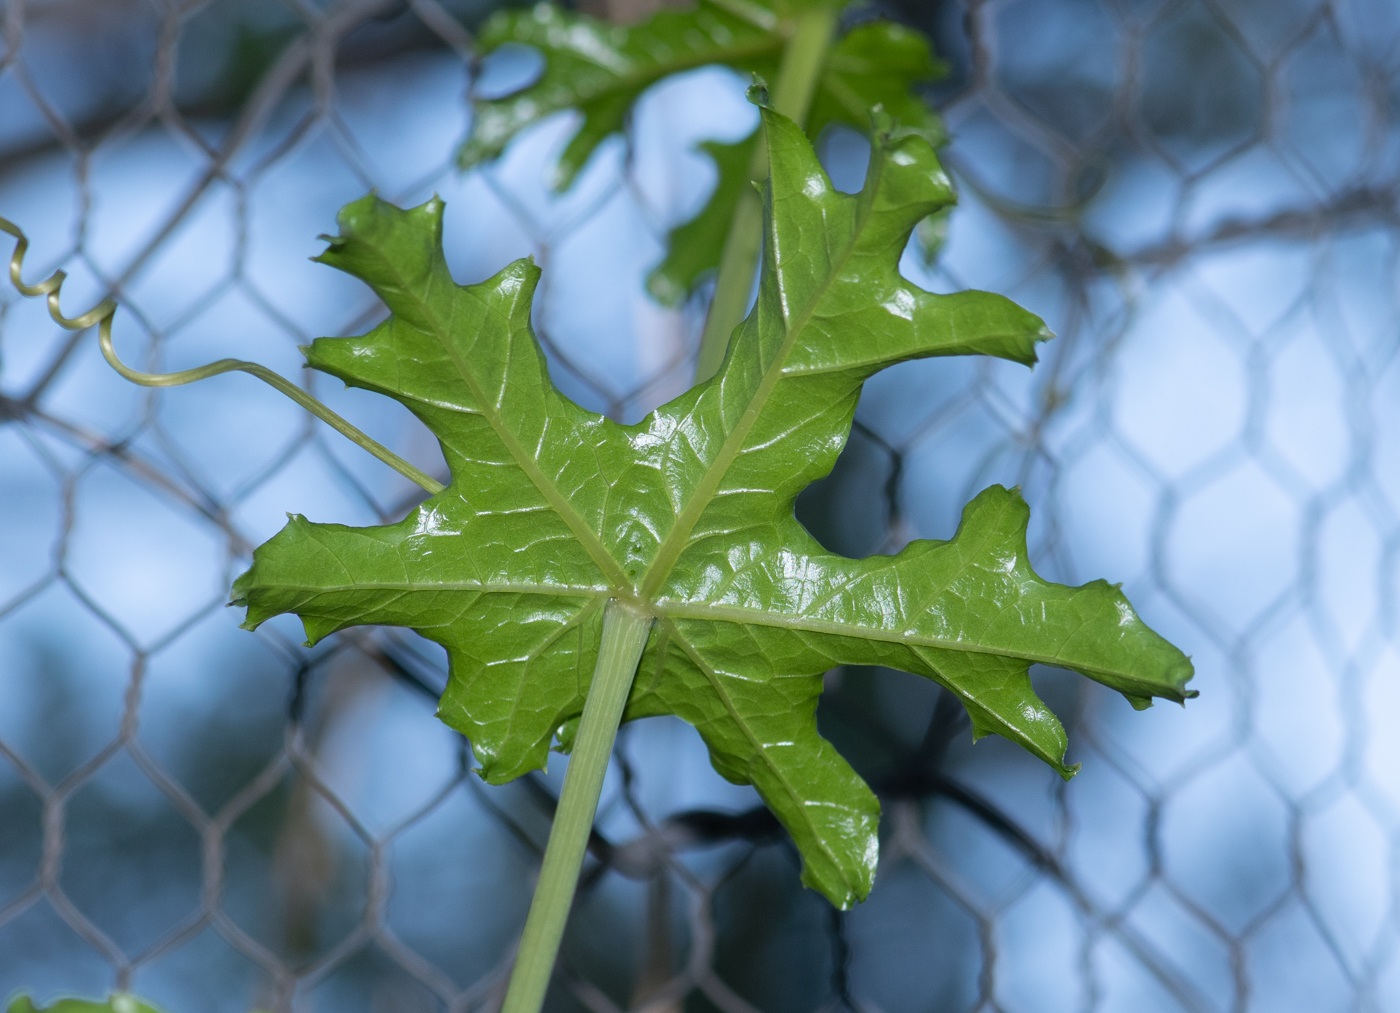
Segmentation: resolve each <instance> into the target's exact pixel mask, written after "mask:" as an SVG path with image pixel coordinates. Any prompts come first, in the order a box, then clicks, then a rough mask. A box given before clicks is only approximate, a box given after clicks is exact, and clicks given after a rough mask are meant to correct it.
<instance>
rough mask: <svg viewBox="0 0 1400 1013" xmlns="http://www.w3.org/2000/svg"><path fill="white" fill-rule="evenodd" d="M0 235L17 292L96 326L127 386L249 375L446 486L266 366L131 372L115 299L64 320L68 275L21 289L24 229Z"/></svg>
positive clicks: (408, 474) (429, 481) (400, 465)
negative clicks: (9, 247)
mask: <svg viewBox="0 0 1400 1013" xmlns="http://www.w3.org/2000/svg"><path fill="white" fill-rule="evenodd" d="M0 232H6V233H9V234H10V235H12V236H14V237H15V249H14V253H13V254H11V256H10V281H11V282H12V283H13V284H14V286H15V288H16V289H17V290H18V291H19V294H20V295H23V296H29V297H30V298H34V297H37V296H44V297H45V298H46V299H47V300H48V304H49V316H51V317H53V319H54V322H55V323H57V324H58V325H59V326H60V327H65V328H67V329H68V330H70V331H85V330H87V329H88V328H89V327H91V326H92V325H93V324H96V325H97V344H98V346H99V347H100V348H101V349H102V357H103V358H104V359H106V360H107V364H108V365H110V366H111V367H112V368H113V369H115V370H116V371H117V372H118V373H120V374H121V375H122V376H123V377H125V378H126V379H128V380H130V381H131V382H132V383H137V384H140V385H141V386H142V387H179V386H182V385H184V384H187V383H194V382H195V381H196V380H204V379H206V378H208V377H211V376H218V375H219V374H220V373H230V372H233V371H235V370H237V371H238V372H241V373H248V374H249V375H251V376H256V377H257V378H258V379H259V380H261V381H262V382H263V383H266V384H269V385H271V386H273V387H275V388H277V390H279V391H281V392H282V393H283V394H285V395H287V397H289V398H291V399H292V400H293V401H295V402H296V403H297V404H299V405H301V406H302V407H303V408H305V409H306V410H307V411H309V412H310V413H311V414H312V415H315V416H316V417H317V418H318V419H320V420H321V421H322V422H324V423H326V425H328V426H330V427H331V428H332V429H334V430H335V431H336V432H338V433H340V434H341V435H342V436H344V437H345V438H346V439H348V440H350V442H352V443H354V444H355V445H356V446H358V447H361V448H362V449H364V450H367V451H369V453H371V454H373V455H374V456H375V457H377V458H379V459H380V460H381V461H383V462H384V463H385V464H387V465H388V466H389V467H391V468H393V469H394V470H395V471H397V472H398V473H399V474H400V475H402V476H403V477H404V478H406V479H408V480H409V481H410V482H414V483H416V484H417V485H419V486H422V487H423V488H424V489H425V490H427V492H428V493H429V494H430V495H436V494H437V493H440V492H442V490H443V489H445V488H447V487H446V486H444V485H443V484H442V483H441V482H439V481H438V480H437V479H435V478H433V477H432V476H431V475H428V474H425V473H424V472H422V471H420V470H418V469H417V468H415V467H414V466H413V465H411V464H409V463H408V462H407V461H405V460H404V459H403V458H402V457H400V456H399V455H398V454H396V453H394V452H393V451H392V450H390V449H389V448H388V447H386V446H384V445H383V444H381V443H379V442H378V441H376V440H374V439H372V438H371V437H370V436H369V435H368V434H366V433H363V432H361V431H360V430H358V429H356V428H355V427H354V426H352V425H351V424H350V423H349V422H346V421H345V420H344V419H343V418H341V417H340V416H339V415H337V414H336V413H335V412H333V411H331V410H330V409H329V408H327V407H326V406H325V405H323V404H322V403H321V402H320V401H317V400H316V399H315V398H314V397H312V396H311V395H310V394H308V393H306V391H304V390H302V389H301V388H300V387H298V386H297V385H296V384H294V383H292V382H291V381H290V380H287V379H285V378H283V377H281V376H279V375H278V374H276V373H274V372H273V371H272V370H270V369H268V368H267V367H266V366H259V365H258V364H257V363H256V362H244V361H243V360H242V359H220V360H219V361H218V362H211V363H209V364H208V365H207V366H200V367H198V368H196V369H185V370H181V371H180V372H178V373H142V372H141V371H139V370H135V369H132V368H131V367H130V366H128V365H127V364H126V363H124V362H122V360H121V359H120V358H119V357H118V356H117V350H116V347H115V346H114V345H113V344H112V318H113V317H114V316H115V315H116V312H117V303H116V301H115V300H113V299H103V300H102V301H101V302H100V303H98V304H97V305H96V306H94V307H93V308H92V309H90V310H88V311H87V312H86V313H81V314H79V315H78V316H76V317H66V316H64V315H63V311H62V310H61V309H60V308H59V296H60V294H61V293H62V291H63V282H64V280H65V279H66V278H67V277H68V275H67V274H65V273H64V272H63V271H55V272H54V273H53V274H51V275H49V276H48V277H47V278H45V279H44V280H43V281H41V282H39V283H38V284H35V285H26V284H25V283H24V255H25V253H26V252H28V250H29V237H28V236H26V235H25V234H24V230H22V229H21V228H20V227H19V226H18V225H16V224H15V223H14V222H12V221H10V220H9V219H8V218H0Z"/></svg>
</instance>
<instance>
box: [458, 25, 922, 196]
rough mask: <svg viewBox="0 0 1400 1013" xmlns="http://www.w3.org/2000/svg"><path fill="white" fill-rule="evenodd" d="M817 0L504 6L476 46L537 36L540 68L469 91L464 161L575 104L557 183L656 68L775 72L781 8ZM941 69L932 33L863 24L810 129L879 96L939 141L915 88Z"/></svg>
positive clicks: (824, 82) (833, 66) (823, 85)
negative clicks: (503, 91)
mask: <svg viewBox="0 0 1400 1013" xmlns="http://www.w3.org/2000/svg"><path fill="white" fill-rule="evenodd" d="M816 5H818V4H816V3H807V4H805V5H796V6H795V7H793V9H792V10H788V9H779V8H775V7H773V6H772V5H769V4H762V3H758V2H744V3H736V2H734V0H722V2H721V0H699V3H698V4H697V5H696V6H695V7H694V8H693V9H691V10H684V11H678V10H663V11H659V12H658V13H656V14H654V15H653V16H652V17H651V18H649V19H648V20H647V21H644V22H642V23H641V24H638V25H633V26H630V27H623V26H617V25H611V24H609V23H608V22H606V21H603V20H600V19H598V18H594V17H591V16H589V15H587V14H575V13H573V12H572V11H567V10H564V9H562V8H559V7H556V6H554V5H552V4H548V3H540V4H536V5H535V6H534V7H532V8H530V9H529V10H506V11H499V12H497V13H496V14H495V15H494V16H493V17H492V18H491V19H490V20H489V21H488V22H487V23H486V25H485V26H483V28H482V30H481V34H480V37H479V38H478V40H477V45H478V49H479V51H480V52H481V53H482V54H483V55H485V54H487V53H491V52H493V51H494V50H496V49H499V48H500V47H501V46H503V45H506V44H507V43H516V44H520V45H526V46H533V47H535V48H536V49H538V50H539V51H540V52H541V54H542V55H543V56H544V60H545V67H544V73H543V74H542V75H541V77H540V79H539V80H538V81H536V82H535V83H534V84H532V85H530V86H529V87H527V88H524V89H522V90H520V91H517V92H515V93H513V94H510V95H506V96H503V97H500V98H495V99H477V100H476V102H475V103H474V106H473V116H472V128H471V133H470V135H469V136H468V137H467V140H466V142H465V143H464V144H463V145H462V147H461V149H460V151H459V152H458V162H459V164H460V165H461V166H462V167H463V168H471V167H472V166H475V165H478V164H480V163H481V162H484V161H487V160H489V159H492V158H495V157H496V156H498V155H499V154H500V153H501V152H502V151H504V150H505V147H506V145H507V144H508V143H509V142H510V140H511V138H513V137H515V135H516V134H518V133H520V131H522V130H524V129H525V128H526V127H529V126H532V125H533V124H535V123H538V122H540V121H541V120H543V119H545V118H546V117H548V116H552V115H553V114H555V113H558V112H561V111H563V110H566V109H577V110H578V111H579V112H580V113H581V114H582V122H581V123H580V126H579V129H578V132H577V133H576V134H574V136H573V138H572V140H571V141H570V142H569V144H568V146H567V147H566V148H565V150H564V152H563V154H562V155H561V156H560V160H559V165H558V170H557V173H556V176H555V185H556V186H557V187H559V188H561V189H562V188H564V187H567V186H568V185H569V184H570V183H572V182H573V180H574V178H575V177H576V176H577V175H578V173H579V171H580V170H581V169H582V168H583V166H584V164H585V163H586V162H587V161H588V158H589V156H590V155H592V153H593V151H594V150H595V149H596V148H597V147H598V145H599V144H600V143H602V141H603V140H604V139H605V138H606V137H608V136H609V135H610V134H613V133H616V132H617V131H619V130H621V129H622V128H623V126H624V124H625V122H626V118H627V114H628V113H629V112H630V111H631V109H632V106H633V104H634V103H635V102H636V101H637V99H638V97H639V96H640V95H641V93H642V92H643V91H645V90H646V89H647V88H649V87H650V86H651V85H653V84H655V83H656V82H657V81H659V80H661V79H662V78H664V77H669V76H670V75H672V74H677V73H681V72H682V71H686V70H693V69H694V68H696V67H702V66H710V65H721V66H727V67H733V68H734V69H736V70H740V71H745V72H750V73H758V74H761V75H764V76H768V77H772V76H774V75H776V73H777V68H778V61H779V58H780V57H781V56H782V51H783V46H784V45H785V43H786V41H787V38H786V32H785V27H784V21H783V19H784V17H785V16H786V15H787V14H790V13H795V12H796V10H798V9H800V8H801V7H802V6H816ZM789 6H791V5H789ZM944 73H945V68H944V66H943V64H942V63H940V62H939V61H937V60H935V59H934V58H933V55H932V53H931V52H930V51H929V46H928V40H927V39H925V38H924V37H923V36H922V35H920V34H919V33H918V32H916V31H914V30H913V29H910V28H906V27H904V26H903V25H899V24H896V23H894V22H891V21H870V22H866V23H864V24H861V25H858V26H856V27H855V28H853V29H852V30H851V31H849V32H847V33H846V35H845V36H844V37H843V38H842V39H841V40H840V41H838V42H837V43H836V45H835V46H833V47H832V49H831V52H830V53H829V54H828V55H827V59H826V63H825V66H824V68H823V72H822V76H821V80H820V81H819V82H818V85H817V91H816V94H815V95H814V96H813V100H812V110H811V113H810V114H809V118H808V127H809V134H810V136H811V137H813V138H815V137H816V136H817V135H818V134H819V133H820V132H821V130H822V129H823V128H825V127H826V126H828V125H830V124H832V123H844V124H847V125H850V126H853V127H855V128H856V129H858V130H862V131H864V130H866V129H868V126H869V120H870V109H871V108H873V107H874V106H876V105H883V106H884V107H885V109H886V111H887V112H889V113H890V114H891V115H892V116H894V117H895V118H896V119H898V120H899V121H900V122H901V123H902V124H903V125H904V126H905V127H906V128H908V129H911V130H915V131H918V132H920V133H922V134H923V135H924V136H925V137H927V138H928V139H929V140H930V141H931V142H932V143H933V144H934V146H935V147H937V146H938V145H939V144H941V143H942V142H943V140H944V133H943V126H942V123H941V121H940V120H939V119H938V116H937V114H935V113H934V112H933V110H932V109H930V108H929V107H928V106H927V105H926V104H925V103H924V102H923V101H922V100H921V99H920V98H919V97H918V96H916V95H914V94H913V93H912V92H911V90H910V88H911V86H912V85H914V84H916V83H919V82H921V81H929V80H934V79H936V78H939V77H941V76H943V74H944ZM745 164H746V163H745Z"/></svg>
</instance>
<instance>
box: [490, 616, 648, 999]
mask: <svg viewBox="0 0 1400 1013" xmlns="http://www.w3.org/2000/svg"><path fill="white" fill-rule="evenodd" d="M651 624H652V616H651V614H650V613H648V612H644V611H642V610H641V609H639V608H637V607H636V606H635V605H632V604H629V603H627V602H624V601H620V600H619V599H617V598H613V599H612V600H610V601H609V602H608V604H607V608H606V609H605V610H604V612H603V639H602V643H601V644H600V645H599V647H598V664H597V666H596V667H595V668H594V669H593V682H592V684H591V685H590V686H589V687H588V698H587V700H585V701H584V705H583V717H582V719H581V720H580V721H579V726H578V737H577V738H576V739H575V740H574V750H573V755H572V756H571V757H570V758H569V769H568V771H567V772H566V773H565V774H564V790H563V791H562V792H560V794H559V807H558V808H557V809H556V810H555V812H554V826H553V827H551V828H550V831H549V843H548V844H547V845H546V846H545V849H544V864H543V865H542V866H541V867H540V878H539V882H537V883H536V884H535V896H534V899H533V900H531V902H530V913H529V915H528V916H526V918H525V931H524V933H523V934H522V935H521V937H520V949H519V951H518V952H517V954H516V958H515V968H514V970H513V971H511V975H510V987H509V988H508V989H507V990H506V1001H505V1005H504V1006H502V1007H501V1013H539V1011H540V1007H541V1006H543V1005H544V994H545V991H546V990H547V989H548V988H549V979H550V975H551V974H552V973H553V971H554V958H555V956H556V955H557V954H558V953H559V941H560V940H561V939H563V937H564V925H565V923H566V922H567V921H568V920H569V909H570V908H571V907H572V906H573V902H574V891H575V890H576V889H577V887H578V874H579V870H580V869H581V868H583V853H584V851H585V849H586V848H587V846H588V835H589V834H590V833H591V831H592V829H593V817H594V815H595V814H596V813H597V811H598V796H599V795H600V794H602V791H603V775H604V774H606V773H607V771H608V761H609V760H610V759H611V758H612V747H613V739H615V738H616V737H617V726H618V725H619V724H621V722H622V710H623V707H624V706H625V705H626V703H627V695H628V693H630V692H631V690H632V680H633V678H635V676H636V674H637V663H638V662H639V661H641V658H642V649H643V648H644V647H645V646H646V642H647V636H648V634H650V632H651Z"/></svg>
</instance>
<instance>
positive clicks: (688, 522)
mask: <svg viewBox="0 0 1400 1013" xmlns="http://www.w3.org/2000/svg"><path fill="white" fill-rule="evenodd" d="M883 157H884V153H883V152H882V151H881V150H880V149H879V147H878V146H877V147H876V148H875V150H873V151H872V152H871V154H870V158H871V166H870V173H869V174H868V175H867V179H873V184H874V185H873V186H870V185H868V186H867V187H866V188H865V189H864V190H862V191H861V193H860V195H859V196H858V197H857V198H856V199H857V207H856V221H855V227H854V228H853V229H852V230H851V238H850V240H849V241H848V242H847V243H846V245H845V248H844V249H842V250H841V252H840V255H839V256H838V257H837V258H836V259H835V260H834V261H833V263H832V267H831V270H829V271H828V272H827V274H826V277H824V278H823V279H822V280H821V283H820V284H819V285H818V286H817V287H816V289H815V290H814V292H813V293H812V295H811V297H810V298H809V299H808V300H807V302H806V303H805V304H804V305H803V307H802V308H801V310H799V311H798V313H797V314H796V315H794V317H793V318H792V323H791V324H790V325H789V326H788V329H787V334H786V335H785V336H784V337H783V343H782V345H781V346H780V347H779V349H778V352H777V354H775V355H774V356H773V361H772V362H771V363H770V364H769V366H768V369H767V370H765V371H764V374H763V379H762V380H760V381H759V384H758V388H757V389H756V390H755V391H754V395H753V397H752V398H750V399H749V403H748V405H747V406H746V407H745V409H744V414H743V415H742V416H740V418H739V421H738V422H737V423H736V424H735V426H734V428H733V429H732V430H730V432H729V435H728V436H727V437H726V438H725V441H724V443H723V445H722V446H721V447H720V451H719V453H718V454H717V455H715V459H714V462H713V463H712V464H711V465H710V467H709V468H708V469H707V470H706V472H705V475H704V476H703V477H702V478H701V479H700V481H699V483H697V485H696V487H695V491H694V492H693V493H692V494H691V498H690V502H689V503H688V504H687V505H686V508H685V510H683V511H682V512H681V515H680V516H679V517H677V518H676V524H675V526H674V527H673V528H672V529H671V533H670V534H669V535H667V536H666V540H665V541H664V542H662V544H661V547H660V548H659V549H658V550H657V553H656V559H655V560H653V562H652V564H651V566H650V567H649V568H648V569H647V575H646V580H645V581H644V582H643V583H642V587H641V595H642V597H643V598H644V599H648V600H649V599H651V598H652V597H653V596H654V595H655V594H656V592H657V591H658V590H660V588H661V586H662V585H663V584H664V583H665V582H666V578H667V577H669V576H670V575H671V570H672V569H673V568H674V567H675V565H676V562H677V560H679V559H680V556H681V553H682V552H684V551H685V549H686V547H687V546H688V545H689V544H690V535H691V533H692V532H693V531H694V529H695V525H696V524H698V523H699V521H700V518H701V516H702V515H703V514H704V512H705V510H706V508H707V507H708V506H709V505H710V503H711V502H712V501H713V500H714V498H715V493H716V492H717V491H718V489H719V484H720V483H721V482H722V481H723V480H724V477H725V475H727V474H728V473H729V468H730V466H731V465H732V464H733V463H734V460H735V458H737V457H738V456H739V454H740V453H741V452H742V451H743V449H744V441H745V440H746V439H747V438H748V434H749V431H750V430H751V429H752V428H753V426H754V423H756V422H757V421H758V417H759V415H760V414H762V411H763V407H764V406H765V405H767V403H768V398H769V396H770V395H771V394H772V392H773V388H774V387H775V386H776V385H777V384H778V382H779V381H780V380H782V379H784V378H785V375H786V374H785V371H784V366H785V364H786V362H787V359H788V356H789V355H790V354H791V353H792V348H793V345H794V344H795V343H796V342H797V339H798V337H799V336H800V335H801V333H802V331H803V330H805V329H806V327H807V325H808V324H809V323H810V322H811V319H812V317H813V316H814V315H815V313H816V311H817V307H818V306H820V305H821V302H822V300H823V299H825V298H826V294H827V292H828V291H829V290H830V288H831V286H832V285H833V284H835V282H836V280H837V279H838V278H839V277H840V275H841V271H842V270H843V269H844V268H845V266H846V262H847V261H848V260H849V259H850V257H851V254H852V253H853V252H854V251H855V248H856V246H857V244H858V243H859V242H860V239H861V236H862V235H863V234H864V231H865V226H866V224H867V223H868V222H869V220H870V209H871V208H873V207H874V205H875V197H876V195H877V194H878V192H879V189H880V187H881V186H883V185H884V178H883V174H882V173H881V172H880V171H879V166H877V165H876V164H875V159H877V158H881V159H882V158H883ZM828 185H829V182H828ZM768 186H769V188H770V193H771V187H772V180H771V177H770V179H769V183H768ZM831 192H832V193H833V194H839V192H838V191H836V190H834V189H833V190H832V191H831ZM840 196H845V195H840ZM770 199H771V198H770ZM770 228H771V222H770ZM770 255H771V254H770ZM777 271H778V267H777V265H774V272H775V274H776V272H777ZM761 298H762V293H761V292H760V299H761ZM740 326H742V324H741V325H740ZM733 340H734V338H733V336H731V337H730V341H733ZM731 353H732V349H731ZM725 375H726V374H725V373H724V372H721V373H720V374H719V375H718V376H717V377H716V378H715V380H714V381H713V382H714V383H715V385H716V386H719V387H722V385H723V381H724V377H725ZM718 394H719V395H720V396H722V394H723V391H722V390H720V391H719V392H718Z"/></svg>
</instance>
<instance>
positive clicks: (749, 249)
mask: <svg viewBox="0 0 1400 1013" xmlns="http://www.w3.org/2000/svg"><path fill="white" fill-rule="evenodd" d="M839 16H840V12H839V10H838V8H837V7H834V6H829V5H826V4H823V5H820V6H817V7H814V8H813V9H811V10H808V11H804V12H803V13H802V14H801V15H800V16H799V17H798V18H797V21H796V24H795V27H794V29H793V33H792V36H791V37H790V38H789V39H788V43H787V46H786V48H785V49H784V50H783V62H782V66H781V68H780V69H779V70H778V83H777V85H776V86H775V87H774V88H773V108H774V109H776V110H777V111H778V112H780V113H782V114H783V115H784V116H786V117H788V119H790V120H793V121H794V122H796V123H799V124H800V123H802V122H803V121H805V120H806V119H807V110H808V108H809V107H810V106H811V104H812V95H813V94H814V93H815V92H816V90H817V78H818V77H819V76H820V74H821V70H822V65H823V64H824V63H825V62H826V51H827V49H828V48H829V47H830V46H831V39H832V36H833V35H835V33H836V22H837V20H838V18H839ZM749 178H750V179H751V180H752V181H753V182H755V183H759V182H762V181H763V180H764V179H767V178H768V146H767V144H766V143H765V141H764V139H763V131H762V128H760V130H759V133H758V142H757V143H756V144H755V145H754V153H753V161H752V163H750V165H749ZM762 250H763V201H762V199H761V198H760V197H759V195H758V192H757V190H756V189H755V188H753V187H745V188H744V189H743V192H742V193H740V194H739V203H738V205H737V206H736V207H735V208H734V217H733V218H732V219H730V222H729V235H728V236H727V237H726V238H725V241H724V253H723V254H722V255H721V257H720V262H719V276H718V278H717V279H716V281H715V294H714V297H713V298H712V299H711V300H710V312H709V314H708V315H707V316H706V317H705V330H704V333H703V334H702V335H701V337H700V353H699V355H698V356H697V358H696V362H695V382H696V383H701V382H703V381H705V380H708V379H709V378H710V377H712V376H714V375H715V374H716V373H717V372H719V367H720V365H721V364H722V363H723V362H724V353H725V352H726V351H727V350H728V349H729V336H730V334H732V333H733V331H734V328H736V327H738V326H739V323H740V321H742V320H743V319H744V312H745V310H747V309H748V308H749V295H750V294H751V293H752V291H753V276H754V271H756V270H757V269H758V257H759V254H760V253H761V252H762Z"/></svg>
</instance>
